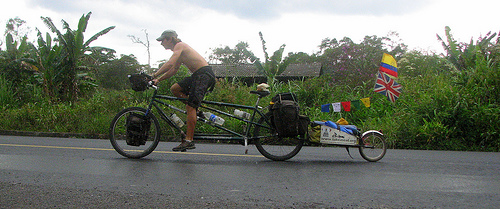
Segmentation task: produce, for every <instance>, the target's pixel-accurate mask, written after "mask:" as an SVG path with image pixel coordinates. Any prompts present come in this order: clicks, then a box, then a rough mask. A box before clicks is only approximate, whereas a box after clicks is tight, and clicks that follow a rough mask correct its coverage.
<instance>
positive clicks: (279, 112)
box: [270, 93, 309, 137]
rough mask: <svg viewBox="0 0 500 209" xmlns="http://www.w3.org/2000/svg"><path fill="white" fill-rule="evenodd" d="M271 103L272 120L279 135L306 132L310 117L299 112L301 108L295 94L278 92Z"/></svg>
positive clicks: (293, 135) (290, 135) (291, 135)
mask: <svg viewBox="0 0 500 209" xmlns="http://www.w3.org/2000/svg"><path fill="white" fill-rule="evenodd" d="M271 104H272V105H271V107H270V110H271V112H272V120H273V124H274V127H275V128H276V131H277V132H278V135H279V136H281V137H296V136H298V135H304V134H306V132H307V126H308V125H309V118H308V117H307V116H301V115H300V114H299V113H300V112H299V110H300V108H299V104H298V103H297V96H296V95H295V94H293V93H280V94H277V95H276V96H274V97H273V99H272V103H271Z"/></svg>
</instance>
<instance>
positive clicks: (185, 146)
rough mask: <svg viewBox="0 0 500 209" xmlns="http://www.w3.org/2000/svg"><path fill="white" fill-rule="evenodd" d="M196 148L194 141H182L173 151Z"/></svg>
mask: <svg viewBox="0 0 500 209" xmlns="http://www.w3.org/2000/svg"><path fill="white" fill-rule="evenodd" d="M195 148H196V147H195V146H194V142H188V141H182V143H181V144H180V145H179V146H177V147H174V148H173V149H172V151H175V152H179V151H180V152H185V151H186V150H188V149H195Z"/></svg>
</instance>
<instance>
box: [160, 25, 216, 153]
mask: <svg viewBox="0 0 500 209" xmlns="http://www.w3.org/2000/svg"><path fill="white" fill-rule="evenodd" d="M156 40H157V41H161V45H162V46H163V47H164V48H165V49H166V50H172V52H173V54H172V56H171V57H170V59H169V60H168V62H166V63H165V64H163V66H161V68H160V69H158V71H156V73H154V74H153V82H154V83H155V84H158V83H159V82H160V81H162V80H165V79H168V78H170V77H172V76H173V75H175V74H176V73H177V71H178V70H179V67H180V66H181V65H182V64H184V65H185V66H186V67H187V68H188V69H189V71H191V73H193V74H192V75H191V76H190V77H187V78H184V80H182V81H180V82H178V83H176V84H174V85H172V87H170V91H171V92H172V93H173V94H174V95H175V96H176V97H181V98H187V104H186V110H187V122H186V123H187V131H186V138H185V139H183V140H182V142H181V144H180V145H179V146H177V147H174V148H173V149H172V150H173V151H186V150H187V149H194V148H195V146H194V142H193V136H194V129H195V126H196V112H197V109H198V107H199V106H200V104H201V101H202V100H203V97H204V96H205V93H206V92H207V90H208V89H209V88H213V86H214V85H215V75H214V73H213V71H212V68H211V67H210V66H209V65H208V63H207V61H206V60H205V59H204V58H203V57H202V56H201V55H200V54H198V52H196V51H195V50H194V49H193V48H191V47H190V46H189V45H187V44H186V43H184V42H182V41H181V40H180V39H178V38H177V33H176V32H175V31H173V30H166V31H164V32H163V33H162V34H161V36H160V37H159V38H157V39H156Z"/></svg>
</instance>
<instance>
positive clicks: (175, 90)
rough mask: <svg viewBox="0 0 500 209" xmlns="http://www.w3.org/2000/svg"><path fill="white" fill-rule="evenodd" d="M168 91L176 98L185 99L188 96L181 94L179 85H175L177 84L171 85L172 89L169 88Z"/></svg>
mask: <svg viewBox="0 0 500 209" xmlns="http://www.w3.org/2000/svg"><path fill="white" fill-rule="evenodd" d="M170 91H171V92H172V94H174V96H176V97H180V98H185V99H187V98H188V96H187V95H186V94H184V93H183V92H182V87H181V86H179V84H177V83H176V84H174V85H172V87H170Z"/></svg>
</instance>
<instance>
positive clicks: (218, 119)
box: [203, 112, 225, 126]
mask: <svg viewBox="0 0 500 209" xmlns="http://www.w3.org/2000/svg"><path fill="white" fill-rule="evenodd" d="M203 115H204V116H205V118H206V119H207V120H208V121H210V122H212V123H215V124H217V125H219V126H222V124H224V121H225V120H224V119H223V118H221V117H219V116H217V115H214V114H212V113H209V112H204V113H203Z"/></svg>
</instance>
